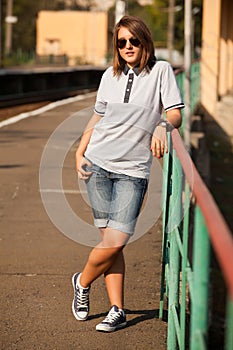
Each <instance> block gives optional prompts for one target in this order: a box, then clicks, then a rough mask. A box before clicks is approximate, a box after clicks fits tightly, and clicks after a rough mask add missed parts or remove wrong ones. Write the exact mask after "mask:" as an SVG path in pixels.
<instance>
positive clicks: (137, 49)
mask: <svg viewBox="0 0 233 350" xmlns="http://www.w3.org/2000/svg"><path fill="white" fill-rule="evenodd" d="M131 38H133V39H135V37H134V36H133V34H132V33H131V32H130V31H129V30H128V29H127V28H125V27H121V28H120V29H119V32H118V41H120V42H121V43H122V46H123V44H124V43H125V46H124V47H122V48H119V47H118V50H119V53H120V55H121V57H122V58H123V59H124V60H125V61H126V63H127V65H128V66H129V67H130V68H134V67H136V66H137V65H138V64H139V63H140V60H141V57H142V45H141V44H139V42H138V40H136V41H134V40H132V42H130V41H129V39H131ZM124 39H125V40H124ZM134 45H135V46H134ZM138 45H139V46H138Z"/></svg>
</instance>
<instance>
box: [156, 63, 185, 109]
mask: <svg viewBox="0 0 233 350" xmlns="http://www.w3.org/2000/svg"><path fill="white" fill-rule="evenodd" d="M161 101H162V104H163V107H164V110H165V111H168V110H171V109H174V108H184V103H183V99H182V96H181V93H180V89H179V87H178V85H177V81H176V77H175V74H174V72H173V69H172V67H171V65H170V64H169V63H167V64H166V65H165V66H164V68H163V73H162V80H161Z"/></svg>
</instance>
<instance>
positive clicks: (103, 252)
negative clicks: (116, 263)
mask: <svg viewBox="0 0 233 350" xmlns="http://www.w3.org/2000/svg"><path fill="white" fill-rule="evenodd" d="M122 249H123V247H113V248H94V249H93V251H92V252H91V254H90V255H89V259H88V262H89V264H90V265H92V266H93V267H96V268H97V267H99V266H101V265H104V264H105V263H108V262H111V261H112V260H113V259H115V258H116V256H117V255H118V254H119V252H120V251H121V250H122Z"/></svg>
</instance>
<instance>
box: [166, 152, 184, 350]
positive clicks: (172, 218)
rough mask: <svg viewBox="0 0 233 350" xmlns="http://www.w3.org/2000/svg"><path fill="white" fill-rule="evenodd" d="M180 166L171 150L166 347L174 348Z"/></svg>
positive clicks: (176, 336)
mask: <svg viewBox="0 0 233 350" xmlns="http://www.w3.org/2000/svg"><path fill="white" fill-rule="evenodd" d="M181 193H182V168H181V165H180V162H179V160H178V158H177V157H176V152H175V150H173V158H172V193H171V196H170V205H169V221H168V224H167V231H168V232H169V241H170V254H169V292H168V310H169V311H168V336H167V343H168V349H176V348H177V345H178V343H180V328H179V321H178V316H177V310H178V307H179V283H180V252H179V246H178V242H177V233H178V234H179V227H180V223H181V218H182V203H181V198H182V195H181Z"/></svg>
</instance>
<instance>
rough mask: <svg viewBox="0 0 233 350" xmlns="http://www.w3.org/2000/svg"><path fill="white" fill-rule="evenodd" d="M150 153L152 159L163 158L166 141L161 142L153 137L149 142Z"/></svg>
mask: <svg viewBox="0 0 233 350" xmlns="http://www.w3.org/2000/svg"><path fill="white" fill-rule="evenodd" d="M151 152H152V155H153V157H157V158H161V157H163V156H164V153H165V152H166V153H167V152H168V145H167V141H166V140H164V141H161V140H159V139H157V138H156V137H154V136H153V137H152V141H151Z"/></svg>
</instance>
